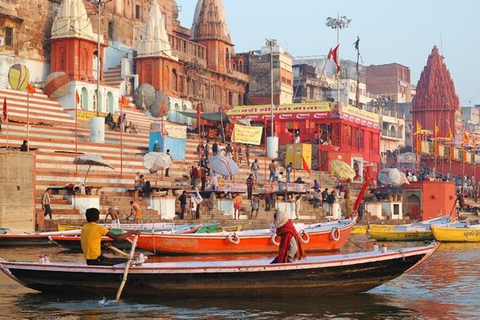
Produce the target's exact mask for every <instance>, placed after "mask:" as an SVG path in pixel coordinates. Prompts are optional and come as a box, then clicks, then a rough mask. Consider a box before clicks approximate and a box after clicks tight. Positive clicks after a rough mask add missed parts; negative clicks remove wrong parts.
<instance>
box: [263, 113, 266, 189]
mask: <svg viewBox="0 0 480 320" xmlns="http://www.w3.org/2000/svg"><path fill="white" fill-rule="evenodd" d="M263 134H264V146H265V155H264V157H263V160H264V162H265V164H264V166H263V170H264V175H265V188H266V186H267V116H266V115H265V116H264V118H263Z"/></svg>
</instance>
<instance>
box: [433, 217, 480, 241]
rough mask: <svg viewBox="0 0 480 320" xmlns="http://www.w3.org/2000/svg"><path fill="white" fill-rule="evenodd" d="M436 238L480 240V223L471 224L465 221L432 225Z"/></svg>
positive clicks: (439, 239) (445, 239) (441, 239)
mask: <svg viewBox="0 0 480 320" xmlns="http://www.w3.org/2000/svg"><path fill="white" fill-rule="evenodd" d="M432 233H433V236H434V237H435V240H437V241H440V242H480V224H476V225H471V226H469V225H468V224H467V223H465V222H456V223H448V224H444V225H437V226H432Z"/></svg>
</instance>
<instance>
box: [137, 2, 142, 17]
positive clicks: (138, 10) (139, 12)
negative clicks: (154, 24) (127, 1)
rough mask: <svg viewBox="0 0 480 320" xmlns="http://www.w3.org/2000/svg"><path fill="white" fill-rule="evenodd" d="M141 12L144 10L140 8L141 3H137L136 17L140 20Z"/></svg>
mask: <svg viewBox="0 0 480 320" xmlns="http://www.w3.org/2000/svg"><path fill="white" fill-rule="evenodd" d="M141 13H142V11H141V9H140V5H139V4H137V5H135V19H137V20H140V15H141Z"/></svg>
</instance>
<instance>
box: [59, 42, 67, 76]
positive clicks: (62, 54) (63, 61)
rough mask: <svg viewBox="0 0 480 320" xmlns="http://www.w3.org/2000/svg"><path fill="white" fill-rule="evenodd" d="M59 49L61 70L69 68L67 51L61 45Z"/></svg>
mask: <svg viewBox="0 0 480 320" xmlns="http://www.w3.org/2000/svg"><path fill="white" fill-rule="evenodd" d="M58 51H59V56H60V66H59V67H60V68H59V69H60V70H61V71H66V70H67V61H66V60H67V53H66V50H65V48H64V47H60V49H59V50H58Z"/></svg>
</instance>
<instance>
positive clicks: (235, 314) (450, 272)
mask: <svg viewBox="0 0 480 320" xmlns="http://www.w3.org/2000/svg"><path fill="white" fill-rule="evenodd" d="M417 245H422V243H421V242H416V243H415V242H414V243H388V246H390V247H392V248H393V247H400V246H417ZM359 247H363V248H371V247H372V241H371V240H369V239H367V237H366V236H351V238H350V242H349V243H347V245H346V246H345V248H344V249H342V252H346V251H358V250H359ZM39 252H47V253H49V254H50V255H51V259H52V260H54V261H72V260H74V261H83V259H82V256H81V254H73V253H65V252H62V251H60V249H59V248H56V247H49V248H45V249H43V248H42V249H39V248H0V257H2V258H4V259H7V260H8V259H12V260H27V261H34V260H36V259H37V258H38V254H39ZM162 259H167V258H161V257H155V259H152V260H156V261H161V260H162ZM168 259H174V258H168ZM183 259H185V258H183ZM187 259H191V258H187ZM479 262H480V250H479V247H478V245H477V244H442V245H441V246H440V248H439V249H438V250H437V252H436V253H435V254H434V255H433V256H432V257H431V258H430V259H429V260H427V261H426V262H425V263H424V264H422V265H421V266H419V267H418V268H416V269H414V270H412V271H411V272H410V273H408V274H404V275H402V276H401V277H399V278H397V279H395V280H393V281H391V282H389V283H387V284H385V285H382V286H380V287H377V288H375V289H373V290H371V291H369V292H368V293H364V294H357V295H348V296H340V297H313V298H298V299H295V298H289V299H278V298H276V297H274V296H272V297H265V298H262V299H249V298H243V299H222V298H217V299H202V298H201V297H198V299H171V298H168V297H165V298H162V299H158V298H156V299H145V298H143V297H138V299H136V300H132V299H128V300H121V301H120V302H119V303H116V302H115V301H114V300H113V299H114V297H105V298H104V299H102V300H95V299H92V300H85V299H78V300H75V299H74V298H71V297H69V298H65V297H59V296H55V295H48V294H42V293H38V292H35V291H32V290H29V289H26V288H24V287H22V286H21V285H20V284H18V283H16V282H15V281H13V280H11V279H10V278H8V277H6V276H5V275H4V274H3V273H1V274H0V319H69V320H70V319H480V302H479V299H480V272H479ZM127 286H128V282H127Z"/></svg>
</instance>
